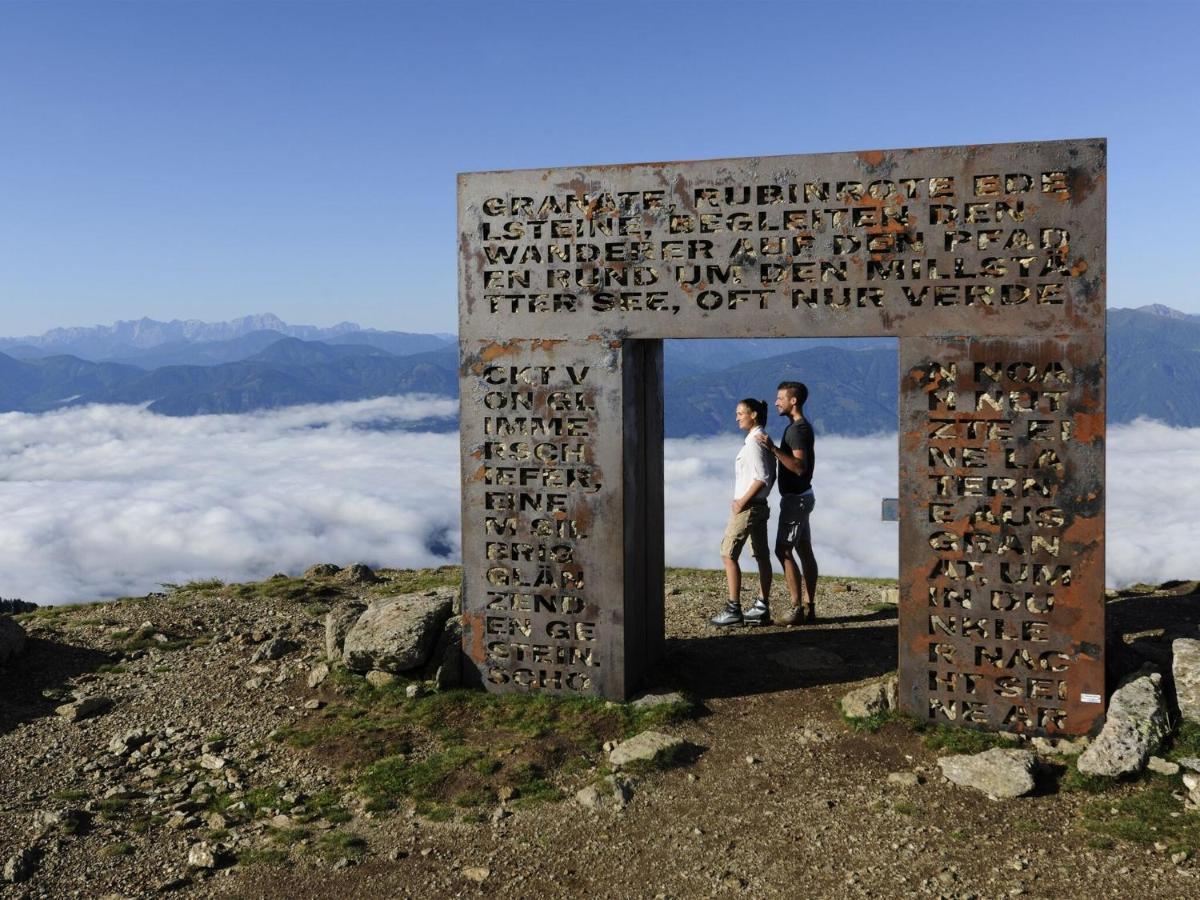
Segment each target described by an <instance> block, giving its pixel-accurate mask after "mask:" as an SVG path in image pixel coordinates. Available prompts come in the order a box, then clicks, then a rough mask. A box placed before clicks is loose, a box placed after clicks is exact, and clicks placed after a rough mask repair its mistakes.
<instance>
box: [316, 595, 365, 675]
mask: <svg viewBox="0 0 1200 900" xmlns="http://www.w3.org/2000/svg"><path fill="white" fill-rule="evenodd" d="M366 608H367V606H366V604H365V603H350V604H347V605H346V606H339V607H338V608H337V609H334V610H330V611H329V612H328V613H326V614H325V656H327V657H328V658H329V659H330V660H331V661H336V660H339V659H341V658H342V646H343V644H345V642H346V635H347V634H348V633H349V632H350V629H351V628H352V627H354V623H355V622H357V621H358V617H359V616H361V615H362V614H363V610H365V609H366Z"/></svg>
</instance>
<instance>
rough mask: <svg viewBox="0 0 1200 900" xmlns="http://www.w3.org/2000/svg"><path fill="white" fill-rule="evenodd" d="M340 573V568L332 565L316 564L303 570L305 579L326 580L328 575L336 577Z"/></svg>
mask: <svg viewBox="0 0 1200 900" xmlns="http://www.w3.org/2000/svg"><path fill="white" fill-rule="evenodd" d="M340 571H342V567H341V566H335V565H334V564H333V563H317V564H316V565H315V566H309V567H308V568H307V569H305V570H304V577H305V578H328V577H329V576H330V575H336V574H337V573H338V572H340Z"/></svg>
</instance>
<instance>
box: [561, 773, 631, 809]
mask: <svg viewBox="0 0 1200 900" xmlns="http://www.w3.org/2000/svg"><path fill="white" fill-rule="evenodd" d="M632 797H633V785H632V783H630V781H629V779H627V778H623V777H621V776H619V775H609V776H608V777H606V778H605V779H603V780H602V781H601V782H600V783H599V784H589V785H588V786H587V787H585V788H583V789H582V790H580V791H579V792H577V793H576V794H575V802H576V803H578V804H579V805H580V806H582V807H583V808H584V809H592V810H602V809H624V808H625V806H626V805H628V803H629V801H630V799H631V798H632Z"/></svg>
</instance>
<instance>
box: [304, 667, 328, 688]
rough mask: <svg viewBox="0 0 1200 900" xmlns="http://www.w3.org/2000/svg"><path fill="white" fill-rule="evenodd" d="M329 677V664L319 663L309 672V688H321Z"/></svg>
mask: <svg viewBox="0 0 1200 900" xmlns="http://www.w3.org/2000/svg"><path fill="white" fill-rule="evenodd" d="M328 677H329V664H328V663H323V662H322V663H317V664H316V665H315V666H313V667H312V668H311V669H309V670H308V686H309V687H310V688H316V687H320V686H321V685H322V684H324V683H325V679H326V678H328Z"/></svg>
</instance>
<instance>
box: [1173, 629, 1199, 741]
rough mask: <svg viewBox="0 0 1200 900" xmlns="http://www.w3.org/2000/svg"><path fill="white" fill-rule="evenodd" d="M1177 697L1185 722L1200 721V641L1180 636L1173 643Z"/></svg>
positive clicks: (1180, 713) (1180, 712)
mask: <svg viewBox="0 0 1200 900" xmlns="http://www.w3.org/2000/svg"><path fill="white" fill-rule="evenodd" d="M1171 673H1172V674H1173V675H1174V676H1175V699H1176V700H1177V701H1178V703H1179V715H1180V717H1181V718H1182V719H1183V720H1184V721H1185V722H1200V641H1198V640H1194V639H1192V638H1179V640H1177V641H1175V642H1174V643H1172V644H1171Z"/></svg>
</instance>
